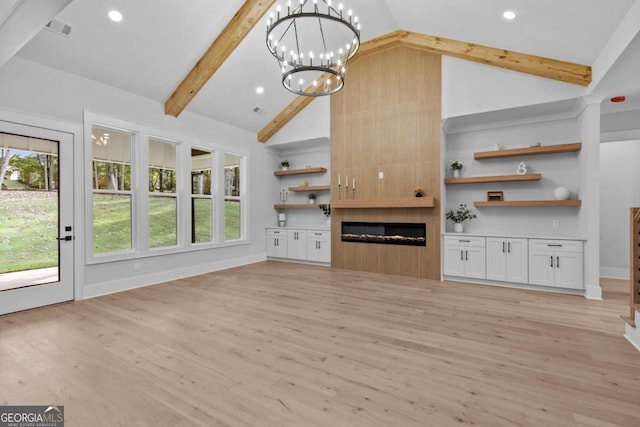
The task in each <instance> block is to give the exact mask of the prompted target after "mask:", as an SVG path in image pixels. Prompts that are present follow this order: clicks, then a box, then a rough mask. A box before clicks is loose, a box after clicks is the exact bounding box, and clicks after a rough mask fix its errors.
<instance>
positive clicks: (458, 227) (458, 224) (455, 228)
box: [453, 222, 464, 233]
mask: <svg viewBox="0 0 640 427" xmlns="http://www.w3.org/2000/svg"><path fill="white" fill-rule="evenodd" d="M453 231H455V232H456V233H462V232H463V231H464V225H462V223H461V222H456V223H454V224H453Z"/></svg>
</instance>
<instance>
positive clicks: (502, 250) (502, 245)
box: [502, 242, 504, 253]
mask: <svg viewBox="0 0 640 427" xmlns="http://www.w3.org/2000/svg"><path fill="white" fill-rule="evenodd" d="M502 253H504V242H502Z"/></svg>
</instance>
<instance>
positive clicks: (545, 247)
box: [529, 239, 582, 253]
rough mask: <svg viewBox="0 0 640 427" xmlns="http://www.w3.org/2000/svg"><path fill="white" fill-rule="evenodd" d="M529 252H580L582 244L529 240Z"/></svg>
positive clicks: (566, 241)
mask: <svg viewBox="0 0 640 427" xmlns="http://www.w3.org/2000/svg"><path fill="white" fill-rule="evenodd" d="M529 251H534V252H540V251H553V252H572V253H581V252H582V242H581V241H577V240H542V239H529Z"/></svg>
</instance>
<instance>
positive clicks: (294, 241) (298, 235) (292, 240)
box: [287, 230, 307, 260]
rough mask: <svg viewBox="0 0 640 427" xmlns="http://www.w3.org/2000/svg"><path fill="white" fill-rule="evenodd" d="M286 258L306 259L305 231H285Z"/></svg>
mask: <svg viewBox="0 0 640 427" xmlns="http://www.w3.org/2000/svg"><path fill="white" fill-rule="evenodd" d="M287 258H289V259H297V260H306V259H307V230H287Z"/></svg>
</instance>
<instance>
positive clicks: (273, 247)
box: [267, 228, 287, 258]
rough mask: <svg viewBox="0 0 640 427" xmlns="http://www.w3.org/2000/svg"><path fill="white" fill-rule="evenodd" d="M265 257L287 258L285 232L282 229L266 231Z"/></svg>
mask: <svg viewBox="0 0 640 427" xmlns="http://www.w3.org/2000/svg"><path fill="white" fill-rule="evenodd" d="M267 257H269V258H286V257H287V230H285V229H282V228H268V229H267Z"/></svg>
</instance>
